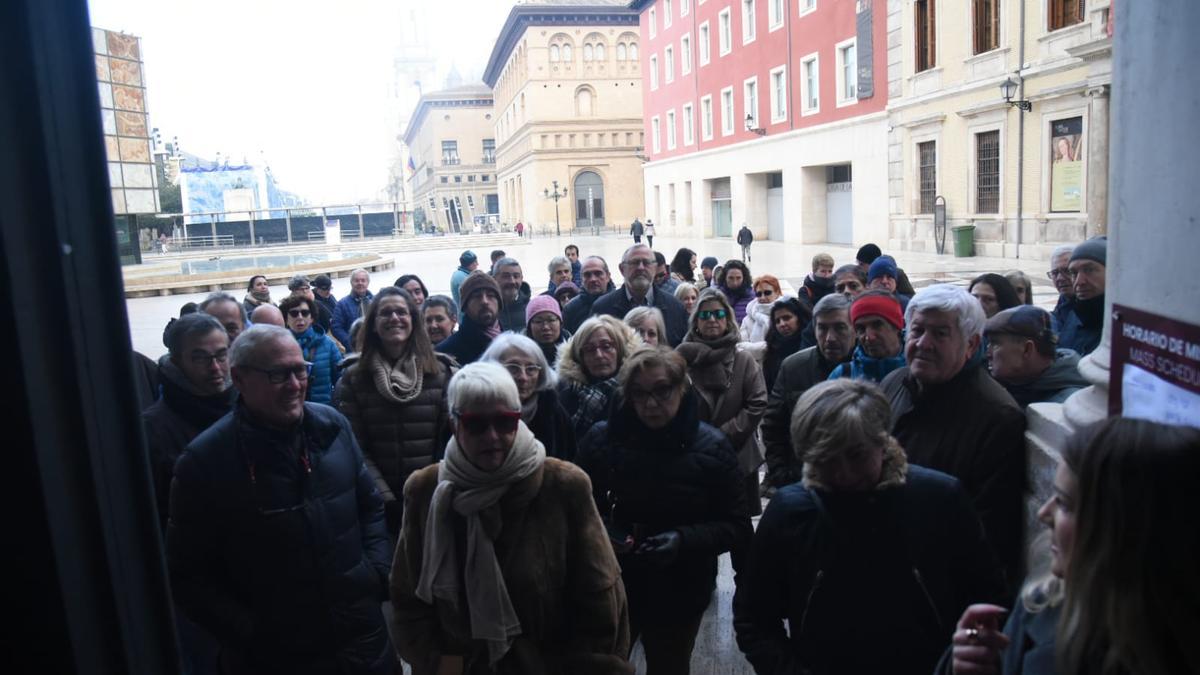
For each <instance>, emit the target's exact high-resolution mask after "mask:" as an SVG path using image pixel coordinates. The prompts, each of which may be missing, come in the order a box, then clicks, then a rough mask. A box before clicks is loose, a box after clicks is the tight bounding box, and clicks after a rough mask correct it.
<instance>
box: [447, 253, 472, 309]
mask: <svg viewBox="0 0 1200 675" xmlns="http://www.w3.org/2000/svg"><path fill="white" fill-rule="evenodd" d="M477 269H479V258H478V257H476V255H475V252H474V251H471V250H467V251H463V252H462V255H460V256H458V269H456V270H454V274H452V275H450V296H451V297H452V298H454V304H456V305H458V306H459V307H462V306H463V303H462V297H461V292H462V288H461V287H462V283H463V282H464V281H466V280H467V276H468V275H470V274H471V272H474V271H475V270H477Z"/></svg>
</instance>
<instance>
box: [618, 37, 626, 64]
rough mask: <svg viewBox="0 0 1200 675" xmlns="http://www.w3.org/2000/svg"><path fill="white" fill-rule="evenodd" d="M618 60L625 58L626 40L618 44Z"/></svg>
mask: <svg viewBox="0 0 1200 675" xmlns="http://www.w3.org/2000/svg"><path fill="white" fill-rule="evenodd" d="M617 60H618V61H624V60H625V43H624V42H622V43H621V44H619V45H617Z"/></svg>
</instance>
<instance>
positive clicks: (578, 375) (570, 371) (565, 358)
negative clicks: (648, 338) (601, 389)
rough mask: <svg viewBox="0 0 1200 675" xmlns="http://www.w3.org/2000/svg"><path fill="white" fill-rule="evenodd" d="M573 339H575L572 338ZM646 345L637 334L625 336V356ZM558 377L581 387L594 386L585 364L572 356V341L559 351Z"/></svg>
mask: <svg viewBox="0 0 1200 675" xmlns="http://www.w3.org/2000/svg"><path fill="white" fill-rule="evenodd" d="M572 339H574V338H573V337H572ZM644 344H645V343H644V342H642V338H641V337H639V336H638V334H637V333H635V332H633V331H629V332H628V334H627V335H626V336H625V355H626V356H628V355H629V354H632V353H633V350H635V349H637V348H638V347H641V346H642V345H644ZM618 369H619V366H618ZM558 376H559V377H560V378H562V379H564V380H567V381H569V382H574V383H575V384H579V385H584V386H586V385H589V384H592V381H591V380H590V379H589V378H588V376H587V371H586V370H584V368H583V363H581V362H579V361H577V360H576V359H575V358H574V356H573V355H572V354H571V341H570V340H568V341H567V342H566V343H564V344H563V346H562V347H561V348H560V349H559V350H558Z"/></svg>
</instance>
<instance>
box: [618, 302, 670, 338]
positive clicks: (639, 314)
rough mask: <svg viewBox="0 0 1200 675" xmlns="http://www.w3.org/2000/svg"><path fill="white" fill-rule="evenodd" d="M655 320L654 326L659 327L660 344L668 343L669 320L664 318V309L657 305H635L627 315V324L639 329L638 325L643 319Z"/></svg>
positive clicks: (635, 329)
mask: <svg viewBox="0 0 1200 675" xmlns="http://www.w3.org/2000/svg"><path fill="white" fill-rule="evenodd" d="M646 320H649V321H652V322H654V327H655V328H657V329H658V342H659V344H660V345H663V346H666V344H667V322H666V321H664V320H663V313H662V310H661V309H659V308H657V307H634V308H633V309H631V310H629V313H627V314H626V315H625V325H626V326H629V327H630V328H632V329H633V330H634V331H637V327H638V326H640V325H641V324H642V322H643V321H646Z"/></svg>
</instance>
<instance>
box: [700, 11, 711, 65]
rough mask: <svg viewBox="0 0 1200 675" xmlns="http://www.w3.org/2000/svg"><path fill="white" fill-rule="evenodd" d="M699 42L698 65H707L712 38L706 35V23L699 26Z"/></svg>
mask: <svg viewBox="0 0 1200 675" xmlns="http://www.w3.org/2000/svg"><path fill="white" fill-rule="evenodd" d="M697 35H698V36H699V40H700V65H702V66H706V65H708V60H709V52H710V51H711V49H712V37H711V36H710V35H709V33H708V22H707V21H705V22H704V23H702V24H700V32H699V33H698V34H697Z"/></svg>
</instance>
